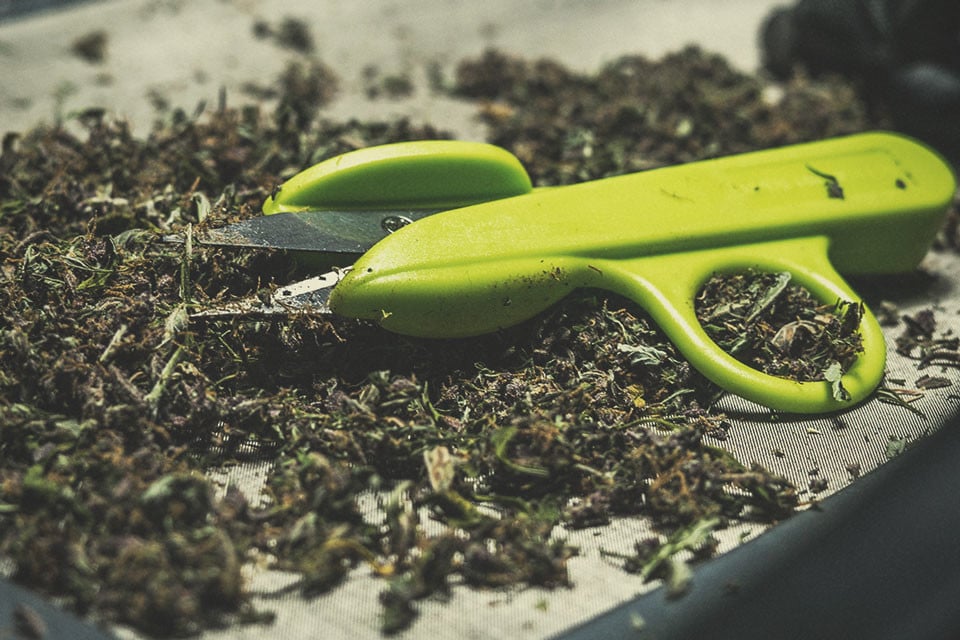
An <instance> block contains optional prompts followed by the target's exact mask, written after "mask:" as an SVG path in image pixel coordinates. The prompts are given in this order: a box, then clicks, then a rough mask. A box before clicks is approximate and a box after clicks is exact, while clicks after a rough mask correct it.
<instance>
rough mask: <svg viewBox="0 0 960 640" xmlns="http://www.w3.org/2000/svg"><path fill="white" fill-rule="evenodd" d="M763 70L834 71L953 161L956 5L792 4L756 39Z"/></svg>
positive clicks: (892, 0) (958, 124)
mask: <svg viewBox="0 0 960 640" xmlns="http://www.w3.org/2000/svg"><path fill="white" fill-rule="evenodd" d="M760 40H761V48H762V53H763V58H764V66H765V67H766V68H767V69H768V70H769V71H770V72H771V73H773V74H774V75H776V76H778V77H786V76H788V75H789V74H790V73H791V72H792V71H793V69H794V67H795V66H796V65H798V64H799V65H802V66H803V67H804V68H806V69H807V70H808V71H809V72H811V73H813V74H819V73H822V72H836V73H841V74H843V75H845V76H847V77H849V78H851V79H853V80H855V81H857V82H858V84H859V86H860V88H861V89H862V90H863V92H864V93H865V95H866V96H867V98H868V99H869V100H870V101H871V102H873V103H876V104H880V105H882V106H883V107H884V108H885V109H886V110H888V111H889V113H890V115H891V117H892V118H893V121H894V124H895V126H896V127H897V128H898V129H900V130H901V131H903V132H904V133H908V134H910V135H913V136H916V137H918V138H920V139H921V140H924V141H925V142H927V143H928V144H930V145H932V146H934V147H936V148H937V149H939V150H940V151H941V152H942V153H944V154H945V155H947V156H948V157H949V158H950V159H951V160H952V161H953V162H955V163H957V162H960V2H958V1H957V0H800V1H799V2H797V3H796V4H795V5H794V6H792V7H789V8H782V9H777V10H775V11H774V12H773V13H771V15H770V16H769V17H768V18H767V20H766V22H765V23H764V25H763V27H762V30H761V34H760Z"/></svg>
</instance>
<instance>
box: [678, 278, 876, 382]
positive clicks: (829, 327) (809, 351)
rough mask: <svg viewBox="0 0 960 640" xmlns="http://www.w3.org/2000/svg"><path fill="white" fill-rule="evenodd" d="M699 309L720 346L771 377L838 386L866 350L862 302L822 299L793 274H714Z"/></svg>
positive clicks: (699, 315)
mask: <svg viewBox="0 0 960 640" xmlns="http://www.w3.org/2000/svg"><path fill="white" fill-rule="evenodd" d="M695 308H696V314H697V319H698V320H699V322H700V325H701V326H702V327H703V329H704V332H705V333H706V334H707V335H708V336H709V337H710V339H711V340H713V341H714V342H715V343H716V344H717V346H718V347H720V348H721V349H722V350H723V351H725V352H726V353H728V354H730V355H731V356H733V357H734V358H736V359H737V360H739V361H740V362H742V363H744V364H746V365H747V366H750V367H752V368H754V369H756V370H758V371H762V372H763V373H766V374H768V375H771V376H776V377H779V378H785V379H788V380H796V381H799V382H814V381H822V380H829V381H835V380H837V379H838V378H839V376H840V374H841V373H844V372H846V371H847V370H848V369H849V368H850V367H851V366H853V364H854V363H855V362H856V360H857V357H858V355H859V354H860V353H862V352H863V339H862V336H861V333H860V331H859V327H860V320H861V318H862V315H863V305H862V303H860V302H854V301H850V300H822V299H820V298H818V297H816V296H815V295H814V294H813V293H811V292H810V290H809V289H807V288H806V287H804V286H802V285H801V284H800V283H798V282H797V279H796V278H795V277H793V276H791V274H790V273H789V272H785V271H784V272H766V271H758V270H755V269H746V270H742V271H735V272H729V273H715V274H714V275H712V276H711V277H710V278H708V279H707V280H706V282H705V283H704V284H703V286H702V287H701V288H700V290H699V292H698V294H697V297H696V303H695Z"/></svg>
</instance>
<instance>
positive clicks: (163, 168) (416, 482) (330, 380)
mask: <svg viewBox="0 0 960 640" xmlns="http://www.w3.org/2000/svg"><path fill="white" fill-rule="evenodd" d="M335 80H336V79H335V77H334V76H333V75H332V73H331V72H330V71H329V70H327V69H325V68H324V67H322V66H319V65H317V64H316V63H313V64H312V65H307V66H302V65H295V66H291V68H290V69H288V71H287V72H286V73H285V75H284V77H283V78H282V79H281V82H280V83H279V84H278V86H276V87H274V88H272V90H273V91H276V92H277V93H278V94H279V97H280V100H279V106H278V107H277V108H276V110H273V111H270V112H268V111H265V110H264V109H262V108H259V107H257V106H251V107H243V108H239V109H235V108H232V107H229V106H227V105H226V104H225V101H224V100H221V105H220V107H219V108H218V109H217V110H215V111H213V112H211V113H209V114H207V115H205V116H202V117H199V116H197V117H193V116H189V115H187V114H186V113H184V112H183V111H181V110H178V109H173V110H168V111H165V113H164V118H163V120H162V121H159V122H158V123H157V125H156V127H155V129H154V130H153V132H152V133H151V134H150V135H149V136H148V137H147V138H146V139H139V138H135V137H133V136H132V135H131V134H130V132H129V130H128V128H127V127H126V125H125V124H124V123H123V122H118V121H115V120H112V119H110V118H109V117H107V116H106V115H105V114H104V113H102V112H100V111H90V112H87V113H84V114H80V115H78V116H77V117H76V121H75V122H74V123H72V124H73V125H79V126H80V127H82V129H83V131H82V132H81V133H71V130H70V129H68V128H67V127H52V128H38V129H36V130H33V131H29V132H25V133H23V134H22V135H19V136H17V135H12V134H11V135H8V136H7V137H6V138H5V139H4V141H3V154H2V156H0V256H2V265H0V266H2V279H3V287H0V317H2V319H3V320H2V327H3V329H2V331H0V389H2V397H0V460H2V462H0V555H2V556H3V557H6V558H9V559H11V560H12V575H13V578H14V579H16V580H17V581H18V582H21V583H23V584H26V585H29V586H30V587H32V588H34V589H37V590H40V591H42V592H44V593H47V594H51V595H57V596H60V597H62V598H63V599H64V601H65V602H66V603H67V604H68V605H69V606H71V607H72V608H74V609H75V610H77V611H80V612H82V613H86V614H91V615H93V616H95V617H97V618H99V619H102V620H106V621H110V622H120V623H125V624H129V625H131V626H133V627H135V628H137V629H139V630H141V631H143V632H146V633H149V634H152V635H160V636H165V635H181V634H188V633H193V632H196V631H198V630H201V629H203V628H207V627H212V626H219V625H223V624H226V623H229V622H233V621H263V620H268V619H269V612H259V611H256V610H254V608H253V607H252V606H251V604H250V602H251V599H250V593H249V591H248V589H247V587H246V586H245V584H244V581H243V579H242V576H241V571H240V569H241V566H242V565H243V563H245V562H250V561H254V560H255V559H257V558H258V557H259V558H266V559H267V560H268V561H269V562H271V563H272V565H273V566H276V567H278V568H282V569H288V570H291V571H294V572H297V573H299V575H300V576H301V578H300V580H299V582H297V584H296V585H295V588H297V589H299V590H300V591H302V593H303V594H305V595H308V596H312V595H315V594H319V593H323V592H326V591H328V590H330V589H331V588H334V587H335V586H336V585H337V584H338V583H339V582H340V581H341V580H342V579H343V578H344V576H345V575H346V574H347V573H348V572H349V571H351V570H355V568H356V567H358V566H362V567H365V568H364V569H361V570H365V571H372V572H373V573H374V574H376V575H379V576H381V577H382V578H383V579H384V588H383V590H382V593H381V595H380V601H381V604H382V608H383V609H382V610H383V615H382V619H383V628H384V630H385V631H386V632H391V631H397V630H399V629H402V628H405V627H406V626H408V625H409V624H411V623H412V621H413V620H414V619H415V617H416V611H417V604H416V603H417V601H418V600H420V599H422V598H424V597H426V596H428V595H431V594H442V593H444V592H446V591H447V590H449V589H450V588H451V586H452V585H453V584H458V583H462V584H467V585H473V586H477V587H500V586H505V585H542V586H545V587H549V588H558V587H568V586H570V585H571V583H572V580H571V577H570V576H569V575H568V572H567V566H566V562H567V560H568V559H569V558H570V557H571V555H573V554H575V553H576V549H575V548H573V547H571V546H570V545H569V544H568V543H567V542H565V540H564V538H563V536H562V529H560V528H558V527H561V526H562V527H587V526H598V525H602V524H605V523H607V522H609V520H610V518H611V517H612V516H613V515H616V514H642V515H645V516H647V517H649V518H650V519H651V520H652V522H653V523H654V525H655V527H657V528H658V529H659V530H660V531H661V532H663V534H664V535H665V536H668V541H673V542H670V543H669V544H668V545H667V546H665V547H663V549H665V550H666V551H663V550H661V551H660V552H658V551H657V549H659V548H660V547H659V546H658V545H656V544H653V545H651V543H650V542H649V541H646V542H644V543H643V544H641V545H638V553H639V552H640V551H642V558H641V557H640V556H638V557H637V558H633V559H632V560H628V561H627V568H628V569H630V568H631V567H632V568H633V569H632V570H637V569H638V568H640V570H641V572H642V573H643V574H644V576H645V577H649V576H650V575H654V574H655V572H654V568H655V567H654V565H652V564H650V561H649V559H650V558H653V560H654V561H655V564H656V566H661V565H663V564H664V562H666V561H667V559H668V556H669V555H670V553H672V551H670V550H671V549H674V548H676V547H677V545H678V543H677V542H676V541H677V540H684V539H688V538H690V536H691V535H693V534H689V532H693V533H694V534H696V535H693V538H695V539H696V540H697V541H698V544H700V543H703V542H704V540H706V539H707V538H708V537H709V532H710V531H714V530H717V529H719V528H722V527H723V526H725V525H726V524H728V523H730V522H731V521H733V520H734V519H744V518H749V519H758V520H761V521H765V522H770V521H775V520H778V519H781V518H785V517H788V516H789V515H790V513H791V512H792V511H793V509H794V508H795V506H796V504H797V495H796V490H795V489H794V487H792V486H790V485H789V484H788V483H787V482H786V481H784V480H783V479H781V478H778V477H776V476H775V475H773V474H771V473H769V472H768V471H766V470H764V469H762V468H759V467H752V468H749V467H745V466H743V465H741V464H740V463H739V462H737V461H736V460H733V459H732V458H731V457H730V456H729V455H728V454H726V453H724V452H723V451H722V450H720V449H718V448H716V447H714V446H711V444H710V440H711V439H722V438H724V437H726V423H725V421H724V416H723V415H721V414H718V413H716V412H715V411H713V410H712V409H711V401H712V399H713V398H714V397H715V395H716V393H717V390H716V389H715V388H712V387H711V386H710V385H709V384H707V383H706V382H705V381H704V380H703V379H702V378H700V377H699V376H698V375H697V374H696V373H695V372H693V371H691V369H690V367H689V365H688V364H687V363H686V362H684V361H683V360H682V359H681V358H680V357H679V356H678V354H677V353H676V351H675V350H674V349H673V347H672V345H670V343H669V342H667V341H666V340H665V339H664V337H663V336H662V335H661V334H660V333H659V331H658V330H657V329H656V328H655V327H654V326H652V324H651V323H650V322H649V321H648V320H647V319H646V317H645V316H644V315H643V314H642V313H641V312H639V311H638V310H637V309H636V308H635V307H634V306H633V305H632V304H631V303H629V302H628V301H625V300H622V299H619V298H616V297H611V296H606V295H600V294H597V293H594V292H584V293H583V294H582V295H577V296H575V297H571V298H570V299H568V300H566V301H564V302H563V303H561V304H559V305H557V306H556V307H554V308H553V309H551V310H550V311H548V312H546V313H545V314H543V315H542V316H540V317H538V318H536V319H534V320H532V321H530V322H527V323H525V324H523V325H521V326H519V327H515V328H513V329H510V330H507V331H504V332H502V333H500V334H497V335H492V336H485V337H481V338H475V339H469V340H456V341H440V342H438V341H427V340H414V339H410V338H404V337H400V336H396V335H392V334H387V333H385V332H383V331H380V330H378V329H376V328H375V327H372V326H369V325H365V324H362V323H358V322H345V321H336V322H334V321H331V320H329V319H325V318H318V317H312V316H309V315H293V316H290V317H289V318H284V319H271V320H264V319H262V318H245V317H235V318H231V319H229V320H209V319H208V320H200V319H190V317H189V314H190V312H191V311H194V310H197V309H202V308H207V307H209V306H212V305H216V304H218V303H220V302H223V301H226V300H231V299H234V298H236V297H240V296H245V295H250V294H254V293H256V292H258V291H260V292H262V291H267V290H269V288H270V287H271V286H276V285H279V284H283V283H287V282H290V281H292V280H293V279H294V278H296V277H298V276H303V275H306V274H305V273H304V272H303V269H302V267H299V266H298V265H297V264H296V263H295V262H294V261H293V260H292V259H291V258H290V257H289V256H286V255H282V254H276V253H269V252H262V253H256V252H229V251H224V250H219V249H212V248H193V249H190V248H189V246H188V247H184V246H180V245H171V244H164V243H161V242H159V241H158V238H159V236H160V235H161V234H163V233H168V232H178V231H180V232H182V231H185V230H186V229H187V226H188V225H199V226H200V227H202V226H203V225H220V224H223V223H225V222H227V221H231V220H235V219H239V218H244V217H250V216H253V215H256V214H257V213H258V210H259V206H260V203H261V202H262V201H263V199H264V198H265V197H266V196H267V195H268V194H269V193H270V192H271V190H272V189H273V188H275V187H276V186H277V185H278V184H280V183H281V182H282V180H283V179H285V178H287V177H289V176H290V175H292V174H293V173H295V172H296V171H298V170H300V169H302V168H304V167H306V166H309V165H310V164H312V163H315V162H317V161H319V160H321V159H323V158H326V157H330V156H333V155H336V154H338V153H342V152H344V151H347V150H350V149H353V148H358V147H362V146H369V145H373V144H380V143H385V142H390V141H400V140H409V139H423V138H436V137H442V136H443V135H444V133H443V132H441V131H438V130H436V129H434V128H431V127H429V126H414V125H411V124H410V123H409V122H407V121H403V120H399V121H395V122H388V123H383V122H356V121H354V122H331V121H328V120H325V119H323V118H322V117H319V116H318V114H319V113H322V112H320V111H318V109H319V108H320V107H321V105H320V104H318V102H317V99H318V97H321V98H324V99H325V98H326V97H329V96H330V95H331V91H330V84H331V83H335ZM453 91H454V93H456V94H457V95H459V96H469V97H470V98H471V99H474V100H477V101H478V103H479V105H480V106H479V108H480V112H481V114H482V117H483V118H484V119H485V120H486V121H488V122H489V123H490V125H491V128H492V139H493V141H494V142H496V143H498V144H501V145H504V146H506V147H508V148H510V149H511V150H513V151H514V152H515V153H517V154H518V155H519V156H520V157H521V159H522V160H523V161H524V162H525V164H526V165H527V167H528V168H529V170H530V172H531V174H532V175H533V176H534V178H535V179H536V181H537V182H538V183H539V184H555V183H562V182H571V181H577V180H583V179H588V178H595V177H599V176H603V175H610V174H614V173H622V172H626V171H634V170H640V169H645V168H649V167H653V166H657V165H661V164H666V163H672V162H682V161H687V160H693V159H696V158H701V157H705V156H711V155H719V154H726V153H731V152H738V151H745V150H750V149H756V148H760V147H765V146H771V145H775V144H782V143H788V142H795V141H799V140H802V139H813V138H819V137H823V136H827V135H833V134H839V133H846V132H851V131H855V130H858V129H862V128H866V127H867V126H868V124H869V123H868V122H867V121H866V119H865V115H864V111H863V109H862V108H861V106H860V104H859V102H857V101H856V100H855V98H854V97H853V95H852V94H851V93H850V92H849V91H847V90H845V89H843V88H842V87H841V88H837V87H832V88H831V90H830V91H824V90H822V88H820V87H817V88H812V87H811V86H810V85H809V84H808V83H807V82H806V81H804V80H802V79H800V80H798V81H797V82H795V83H794V84H793V85H790V86H788V87H787V89H786V93H785V95H784V97H783V98H782V99H781V101H780V103H779V104H778V105H777V106H772V105H770V104H769V103H768V102H767V101H765V100H764V99H763V95H762V94H763V92H762V85H761V84H760V82H759V81H758V80H757V79H755V78H752V77H748V76H743V75H740V74H737V73H736V72H734V71H732V70H731V69H730V68H729V67H728V66H726V64H725V63H724V62H723V61H722V60H721V59H719V58H716V57H713V56H710V55H707V54H704V53H703V52H701V51H698V50H695V49H689V50H685V51H683V52H681V53H679V54H676V55H674V56H669V57H667V58H665V59H664V60H663V61H661V62H651V61H648V60H645V59H642V58H637V57H631V58H624V59H622V60H620V61H618V62H616V63H614V64H612V65H610V66H609V67H607V68H605V69H602V70H601V71H600V72H598V73H597V74H595V75H578V74H575V73H573V72H571V71H569V70H566V69H564V68H563V67H561V66H559V65H557V64H555V63H551V62H547V61H540V62H533V63H531V62H528V61H524V60H518V59H514V58H510V57H508V56H505V55H503V54H499V53H488V54H486V55H484V56H483V57H481V58H479V59H477V60H472V61H467V62H465V63H463V64H462V65H461V66H460V68H459V70H458V74H457V79H456V82H455V87H454V88H453ZM750 286H754V285H750ZM763 286H767V285H763ZM720 295H721V297H722V295H723V291H722V290H721V291H720ZM713 304H714V307H713V310H714V311H717V306H716V305H717V304H719V301H717V302H715V303H713ZM797 304H799V305H800V306H803V307H806V306H807V302H806V301H800V302H799V303H797ZM793 311H796V309H794V310H793ZM793 311H790V313H792V312H793ZM810 313H813V314H814V315H813V316H807V315H798V316H797V318H799V320H798V322H799V323H800V324H799V325H798V326H797V327H796V330H795V332H794V333H795V335H794V336H793V337H791V338H788V337H786V336H780V338H779V340H780V341H781V342H782V343H783V346H784V349H785V350H786V351H790V350H792V349H793V348H794V343H795V342H797V341H799V340H800V335H801V334H803V333H804V331H806V327H807V326H808V325H807V324H805V323H814V324H816V323H819V322H821V320H820V317H821V316H820V315H819V314H821V313H822V311H821V310H813V311H811V312H810ZM715 317H717V318H719V315H716V316H715ZM844 317H845V314H844V313H841V315H840V318H841V319H840V320H839V322H840V323H843V322H845V320H844V319H843V318H844ZM827 322H834V321H833V320H829V321H827ZM777 335H780V334H779V333H778V334H777ZM777 340H778V338H776V336H775V337H774V342H775V343H776V342H777ZM751 348H753V347H751ZM851 348H852V347H851ZM767 355H769V354H766V355H765V354H764V353H762V352H761V353H759V354H758V355H757V356H756V358H755V359H754V361H755V362H756V361H758V360H757V358H758V359H759V360H760V361H762V360H765V359H766V358H767ZM847 355H849V352H845V353H840V354H837V355H835V356H832V357H835V358H836V359H838V360H841V361H842V360H843V359H844V358H846V357H847ZM814 368H815V369H820V368H822V367H821V365H819V364H818V365H815V367H814ZM815 373H816V372H815ZM821 373H822V372H821ZM263 460H269V461H271V462H272V464H271V466H270V471H269V475H268V478H267V480H266V483H265V487H264V489H263V493H262V495H260V496H250V495H246V494H244V492H242V491H241V490H240V489H239V488H238V487H237V486H233V485H229V486H227V487H226V488H221V489H222V490H218V488H217V487H216V486H214V484H213V483H212V482H211V480H210V479H209V477H208V476H207V475H206V474H205V472H207V471H209V470H213V469H223V468H227V469H229V468H230V467H231V466H233V465H236V464H240V463H244V462H249V461H263ZM371 500H373V501H374V502H376V503H377V504H378V506H379V509H378V510H376V513H374V514H373V515H371V514H370V509H367V508H364V507H363V505H364V504H367V503H369V502H370V501H371ZM427 518H429V519H431V520H433V521H435V524H438V525H439V526H440V528H439V533H428V528H427V527H425V526H424V524H425V519H427ZM429 529H430V530H431V531H433V530H436V526H434V527H430V528H429ZM684 532H688V534H689V535H687V534H685V533H684ZM670 545H673V546H670ZM701 546H703V545H701ZM705 548H707V549H708V551H707V552H709V545H706V546H705ZM644 559H646V560H644ZM643 567H650V568H648V569H643Z"/></svg>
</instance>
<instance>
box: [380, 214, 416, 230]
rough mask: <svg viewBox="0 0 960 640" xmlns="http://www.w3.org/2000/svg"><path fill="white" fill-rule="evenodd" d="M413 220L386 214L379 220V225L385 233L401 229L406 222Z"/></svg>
mask: <svg viewBox="0 0 960 640" xmlns="http://www.w3.org/2000/svg"><path fill="white" fill-rule="evenodd" d="M411 222H413V220H411V219H410V218H408V217H406V216H387V217H386V218H384V219H383V221H381V222H380V226H381V227H383V230H384V231H386V232H387V233H393V232H394V231H396V230H397V229H401V228H403V227H405V226H407V225H408V224H410V223H411Z"/></svg>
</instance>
